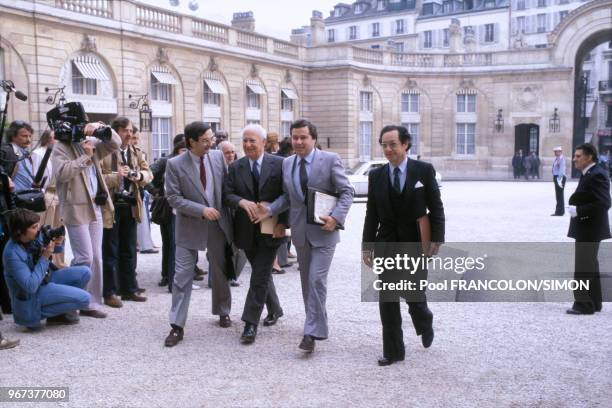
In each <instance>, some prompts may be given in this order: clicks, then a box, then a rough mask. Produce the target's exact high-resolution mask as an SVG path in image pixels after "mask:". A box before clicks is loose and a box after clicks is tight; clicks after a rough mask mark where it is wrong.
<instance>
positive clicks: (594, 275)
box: [567, 143, 611, 315]
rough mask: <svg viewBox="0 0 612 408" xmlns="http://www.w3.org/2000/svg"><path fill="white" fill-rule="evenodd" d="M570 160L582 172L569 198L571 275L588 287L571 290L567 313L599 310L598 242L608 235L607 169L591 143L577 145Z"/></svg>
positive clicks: (608, 183) (608, 180)
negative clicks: (572, 252) (573, 250)
mask: <svg viewBox="0 0 612 408" xmlns="http://www.w3.org/2000/svg"><path fill="white" fill-rule="evenodd" d="M573 162H574V165H575V166H576V169H578V170H580V171H581V172H582V176H580V181H579V182H578V187H576V191H575V192H574V194H572V196H571V197H570V199H569V204H570V206H569V213H570V215H571V216H572V218H571V219H570V226H569V232H568V234H567V236H568V237H570V238H574V239H575V240H576V247H575V248H576V256H575V269H574V279H576V280H582V281H587V282H588V283H589V288H588V290H575V291H574V300H575V301H574V305H573V306H572V308H571V309H568V310H567V313H568V314H572V315H582V314H593V313H595V312H599V311H601V281H600V277H599V262H598V260H597V253H598V252H599V243H600V242H601V241H602V240H604V239H608V238H610V237H611V236H610V223H609V220H608V209H609V208H610V179H609V178H608V174H607V172H606V170H605V169H604V168H603V167H601V166H600V165H598V164H597V149H596V148H595V146H593V145H592V144H590V143H584V144H581V145H579V146H578V147H576V150H575V151H574V159H573Z"/></svg>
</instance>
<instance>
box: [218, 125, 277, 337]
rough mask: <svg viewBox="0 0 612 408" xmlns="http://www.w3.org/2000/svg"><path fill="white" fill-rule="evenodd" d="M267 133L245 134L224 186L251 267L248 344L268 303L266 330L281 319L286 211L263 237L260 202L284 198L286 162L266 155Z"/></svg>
mask: <svg viewBox="0 0 612 408" xmlns="http://www.w3.org/2000/svg"><path fill="white" fill-rule="evenodd" d="M265 143H266V131H265V129H264V128H263V127H261V126H260V125H257V124H251V125H248V126H246V127H245V128H244V130H243V131H242V145H243V148H244V153H245V157H243V158H241V159H240V160H237V161H235V162H233V163H232V164H231V165H230V166H229V168H228V175H227V177H226V179H225V183H224V186H223V203H224V205H227V206H229V207H231V208H232V209H234V210H236V213H235V218H234V244H235V245H236V246H237V247H238V248H241V249H244V251H245V253H246V256H247V259H248V260H249V263H250V264H251V269H252V272H251V283H250V286H249V291H248V293H247V297H246V301H245V304H244V311H243V313H242V320H243V321H244V323H245V326H244V332H243V333H242V336H241V338H240V340H241V341H242V342H243V343H244V344H249V343H252V342H254V341H255V336H256V335H257V326H258V325H259V318H260V317H261V313H262V311H263V307H264V304H266V305H267V308H268V316H267V317H266V318H265V319H264V326H271V325H273V324H275V323H276V321H277V320H278V318H279V317H281V316H282V315H283V309H282V308H281V306H280V303H279V300H278V296H277V295H276V289H275V288H274V282H273V280H272V275H271V273H272V264H273V263H274V259H275V257H276V251H277V249H278V247H279V246H280V245H281V244H283V243H284V242H283V239H282V237H283V236H284V232H285V226H286V225H287V212H286V211H285V212H284V213H282V214H280V215H279V216H278V223H277V225H276V227H275V229H274V233H273V234H272V235H270V234H262V233H261V229H260V225H259V224H254V221H256V219H257V218H258V207H257V204H258V203H259V202H268V203H271V202H273V201H274V200H276V199H277V198H278V197H279V196H280V195H282V194H283V158H282V157H277V156H274V155H271V154H267V153H264V146H265Z"/></svg>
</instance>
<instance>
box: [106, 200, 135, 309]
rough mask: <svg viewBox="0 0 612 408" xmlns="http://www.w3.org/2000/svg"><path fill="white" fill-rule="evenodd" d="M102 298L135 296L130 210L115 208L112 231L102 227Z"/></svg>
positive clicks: (132, 229) (133, 240) (133, 235)
mask: <svg viewBox="0 0 612 408" xmlns="http://www.w3.org/2000/svg"><path fill="white" fill-rule="evenodd" d="M102 255H103V262H102V265H103V270H104V290H103V295H104V297H109V296H111V295H115V294H117V293H119V294H122V295H124V294H125V295H127V294H131V293H136V291H137V290H138V283H137V282H136V220H135V219H134V217H133V216H132V208H131V207H130V206H126V205H118V206H117V207H116V208H115V223H114V224H113V228H104V234H103V238H102Z"/></svg>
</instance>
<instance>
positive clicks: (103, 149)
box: [51, 131, 121, 228]
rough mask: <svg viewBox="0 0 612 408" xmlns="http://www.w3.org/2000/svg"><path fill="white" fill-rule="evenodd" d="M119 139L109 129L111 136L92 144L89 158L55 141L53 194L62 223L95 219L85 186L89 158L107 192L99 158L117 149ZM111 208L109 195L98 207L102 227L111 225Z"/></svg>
mask: <svg viewBox="0 0 612 408" xmlns="http://www.w3.org/2000/svg"><path fill="white" fill-rule="evenodd" d="M120 145H121V138H120V137H119V135H118V134H117V133H115V132H114V131H113V133H112V138H111V140H109V141H108V142H101V143H98V144H97V145H96V150H95V153H94V155H93V158H92V159H90V158H89V157H88V156H87V155H85V154H82V153H80V152H79V151H77V149H76V148H75V147H74V146H73V145H69V144H66V143H63V142H58V143H56V144H55V146H54V148H53V154H52V155H51V160H52V163H53V173H54V177H55V183H56V189H57V196H58V198H59V205H60V214H61V217H62V221H63V223H64V224H65V225H85V224H90V223H92V222H94V221H95V220H96V213H95V203H94V201H93V198H92V197H91V192H90V187H89V175H88V174H87V170H89V168H90V166H91V161H93V164H94V165H95V166H96V168H97V169H98V174H100V176H101V177H100V179H101V185H100V188H102V189H103V190H104V191H105V192H106V193H107V194H109V191H108V188H107V186H106V183H104V177H102V169H101V168H100V163H101V160H102V159H103V158H104V157H106V156H108V155H109V154H111V153H112V152H114V151H117V150H118V149H119V146H120ZM114 211H115V209H114V207H113V202H112V201H111V197H110V195H109V199H108V200H106V204H105V205H104V206H102V219H103V221H104V228H112V226H113V220H114Z"/></svg>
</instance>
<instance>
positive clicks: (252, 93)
mask: <svg viewBox="0 0 612 408" xmlns="http://www.w3.org/2000/svg"><path fill="white" fill-rule="evenodd" d="M263 95H266V90H265V89H264V87H263V84H262V83H261V82H260V81H258V80H255V79H252V80H249V81H247V83H246V121H247V124H249V123H261V120H262V117H261V109H262V98H263Z"/></svg>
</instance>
